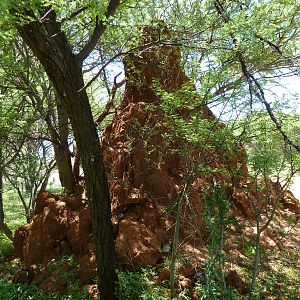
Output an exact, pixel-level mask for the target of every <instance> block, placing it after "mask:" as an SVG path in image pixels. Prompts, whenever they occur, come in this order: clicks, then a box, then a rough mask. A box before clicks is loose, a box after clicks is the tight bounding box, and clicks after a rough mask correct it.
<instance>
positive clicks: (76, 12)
mask: <svg viewBox="0 0 300 300" xmlns="http://www.w3.org/2000/svg"><path fill="white" fill-rule="evenodd" d="M86 9H87V6H80V7H78V8H77V9H76V10H75V11H73V12H72V13H71V14H70V15H69V16H66V17H64V18H62V19H61V21H60V22H61V23H63V22H66V21H70V20H72V19H73V18H75V17H77V16H78V15H79V14H81V13H82V12H84V11H85V10H86Z"/></svg>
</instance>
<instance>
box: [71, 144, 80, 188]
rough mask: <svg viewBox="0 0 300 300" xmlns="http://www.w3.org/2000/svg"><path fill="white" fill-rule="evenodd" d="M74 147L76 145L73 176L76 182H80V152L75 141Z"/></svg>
mask: <svg viewBox="0 0 300 300" xmlns="http://www.w3.org/2000/svg"><path fill="white" fill-rule="evenodd" d="M73 147H74V150H73V152H74V164H73V176H74V178H75V182H76V183H78V182H79V181H80V154H79V151H78V147H77V145H76V142H75V141H74V143H73Z"/></svg>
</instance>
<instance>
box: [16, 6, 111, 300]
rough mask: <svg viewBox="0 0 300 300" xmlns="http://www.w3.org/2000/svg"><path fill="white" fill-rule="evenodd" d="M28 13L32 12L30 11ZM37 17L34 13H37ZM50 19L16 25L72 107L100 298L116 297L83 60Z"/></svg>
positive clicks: (107, 211) (108, 218)
mask: <svg viewBox="0 0 300 300" xmlns="http://www.w3.org/2000/svg"><path fill="white" fill-rule="evenodd" d="M27 14H29V15H30V14H31V13H30V12H28V11H27ZM32 17H33V19H34V20H36V18H35V16H32ZM47 18H48V20H47V21H45V22H39V21H31V22H29V23H27V24H25V25H22V26H21V25H20V26H18V27H17V29H18V31H19V33H20V35H21V36H22V38H23V39H24V41H25V42H26V44H27V45H28V46H29V47H30V48H31V50H32V51H33V53H34V55H35V56H36V57H37V58H38V59H39V61H40V62H41V64H42V65H43V67H44V69H45V71H46V72H47V74H48V76H49V79H50V80H51V81H52V82H53V85H54V88H55V89H56V91H57V93H58V94H59V97H61V99H62V103H63V105H64V107H65V108H66V110H67V113H68V116H69V119H70V121H71V125H72V127H73V130H74V135H75V139H76V142H77V146H78V149H79V152H80V155H81V161H82V167H83V171H84V174H85V179H86V188H87V194H88V198H89V203H90V207H91V212H92V223H93V237H94V243H95V246H96V257H97V262H98V275H99V280H100V283H99V288H100V294H101V298H102V299H105V300H114V299H116V296H115V284H116V280H117V276H116V273H115V257H114V252H115V249H114V235H113V228H112V222H111V207H110V196H109V190H108V184H107V180H106V176H105V170H104V166H103V161H102V155H101V152H100V146H99V137H98V134H97V131H96V127H95V124H94V120H93V116H92V112H91V107H90V104H89V99H88V96H87V93H86V92H85V90H82V87H83V86H84V81H83V75H82V66H81V63H80V62H79V61H78V60H77V59H76V57H75V55H74V54H73V53H72V50H71V47H70V45H69V43H68V40H67V38H66V36H65V34H64V32H63V31H62V30H61V28H60V26H59V24H58V23H57V22H56V15H55V12H54V11H50V12H49V13H47Z"/></svg>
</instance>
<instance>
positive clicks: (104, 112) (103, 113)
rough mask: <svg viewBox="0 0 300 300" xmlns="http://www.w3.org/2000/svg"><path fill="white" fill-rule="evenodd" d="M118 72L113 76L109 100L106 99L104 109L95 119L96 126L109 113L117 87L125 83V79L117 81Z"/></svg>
mask: <svg viewBox="0 0 300 300" xmlns="http://www.w3.org/2000/svg"><path fill="white" fill-rule="evenodd" d="M120 74H121V73H119V74H118V75H116V76H115V78H114V86H113V88H112V90H111V93H110V97H109V100H108V102H107V104H106V106H105V108H104V110H103V111H102V113H101V114H100V115H99V116H98V118H97V120H96V121H95V124H96V126H99V125H100V124H101V122H102V121H103V120H104V119H105V118H106V117H107V115H108V114H109V110H110V109H111V107H112V106H113V105H114V100H115V97H116V93H117V90H118V88H120V87H121V86H122V85H123V84H124V83H125V80H122V81H121V82H117V78H118V76H120Z"/></svg>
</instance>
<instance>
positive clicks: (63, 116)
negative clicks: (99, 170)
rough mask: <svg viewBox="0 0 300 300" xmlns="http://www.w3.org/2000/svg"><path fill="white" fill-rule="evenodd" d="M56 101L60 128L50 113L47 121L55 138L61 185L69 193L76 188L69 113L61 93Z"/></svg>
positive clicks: (54, 145)
mask: <svg viewBox="0 0 300 300" xmlns="http://www.w3.org/2000/svg"><path fill="white" fill-rule="evenodd" d="M56 103H57V104H56V107H57V119H58V130H56V129H55V127H54V125H53V123H52V121H51V118H50V116H49V115H48V116H47V118H46V123H47V125H48V130H49V132H50V135H51V139H52V140H53V148H54V155H55V161H56V165H57V169H58V174H59V180H60V183H61V186H62V187H64V188H65V189H66V191H67V192H68V193H73V192H74V188H75V178H74V175H73V171H72V164H71V156H70V151H69V146H68V136H69V125H68V114H67V111H66V109H65V108H64V106H63V103H62V100H61V98H60V97H59V95H57V97H56Z"/></svg>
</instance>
